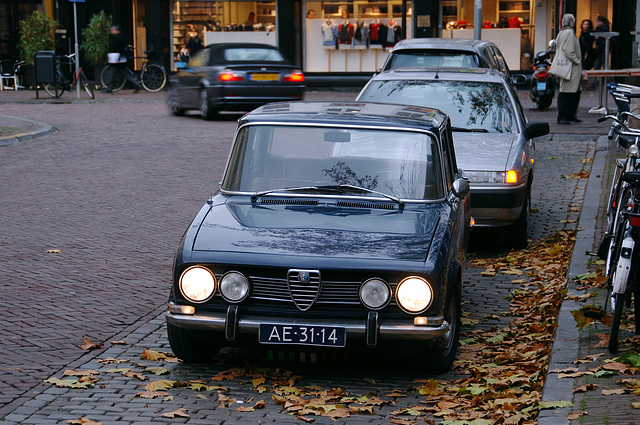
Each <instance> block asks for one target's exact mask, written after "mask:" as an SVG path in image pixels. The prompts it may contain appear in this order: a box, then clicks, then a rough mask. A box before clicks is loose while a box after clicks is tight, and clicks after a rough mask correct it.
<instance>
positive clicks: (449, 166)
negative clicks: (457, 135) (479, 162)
mask: <svg viewBox="0 0 640 425" xmlns="http://www.w3.org/2000/svg"><path fill="white" fill-rule="evenodd" d="M440 137H441V139H442V151H443V154H444V155H443V157H444V158H443V159H444V172H445V176H446V180H447V181H446V185H447V189H449V188H450V187H451V185H452V184H453V181H454V180H455V176H456V174H457V167H458V166H457V165H456V161H455V159H454V156H453V138H452V135H451V126H449V125H448V126H446V127H444V128H443V130H442V132H441V133H440Z"/></svg>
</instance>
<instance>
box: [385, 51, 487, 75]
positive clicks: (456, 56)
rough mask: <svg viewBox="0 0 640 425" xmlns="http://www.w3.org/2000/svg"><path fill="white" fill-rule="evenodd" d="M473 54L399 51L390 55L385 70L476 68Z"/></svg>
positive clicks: (475, 56) (476, 64)
mask: <svg viewBox="0 0 640 425" xmlns="http://www.w3.org/2000/svg"><path fill="white" fill-rule="evenodd" d="M479 66H480V59H479V58H478V56H477V55H476V54H475V53H471V52H460V51H457V50H455V51H441V50H400V51H397V52H393V53H392V54H391V59H390V60H389V62H388V63H387V66H386V67H385V70H388V69H397V68H437V67H443V68H477V67H479Z"/></svg>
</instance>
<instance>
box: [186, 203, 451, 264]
mask: <svg viewBox="0 0 640 425" xmlns="http://www.w3.org/2000/svg"><path fill="white" fill-rule="evenodd" d="M259 202H260V201H258V203H257V204H251V202H248V201H247V202H232V201H228V202H225V203H222V204H217V205H215V204H214V205H213V206H212V207H211V209H210V211H209V213H208V214H207V215H206V217H205V218H204V219H203V220H202V223H201V226H200V229H199V231H198V234H197V236H196V239H195V241H194V244H193V249H194V251H223V252H235V253H252V254H276V255H293V256H322V257H347V258H351V259H354V258H363V259H386V260H408V261H424V260H425V258H426V255H427V253H428V250H429V247H430V245H431V242H432V239H433V234H434V231H435V229H436V227H437V224H438V221H439V220H440V217H441V215H442V214H444V212H445V209H444V207H443V206H442V205H407V207H406V208H405V209H404V210H399V209H398V208H397V205H396V206H395V209H394V210H392V211H389V210H381V209H374V208H342V207H336V206H334V205H318V206H300V205H267V206H265V205H261V204H260V203H259ZM387 205H392V204H387Z"/></svg>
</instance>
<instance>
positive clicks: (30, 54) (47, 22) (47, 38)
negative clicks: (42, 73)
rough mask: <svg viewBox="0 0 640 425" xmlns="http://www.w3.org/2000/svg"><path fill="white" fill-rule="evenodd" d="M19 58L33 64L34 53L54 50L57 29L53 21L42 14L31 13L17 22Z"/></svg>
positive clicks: (56, 22) (56, 23) (55, 22)
mask: <svg viewBox="0 0 640 425" xmlns="http://www.w3.org/2000/svg"><path fill="white" fill-rule="evenodd" d="M19 26H20V41H19V42H18V49H20V58H21V59H22V60H23V61H25V62H26V63H29V64H33V63H34V59H35V56H36V52H38V51H40V50H54V46H55V44H54V33H55V30H56V28H58V21H55V20H53V19H51V18H49V17H47V15H45V14H44V13H40V12H38V11H35V12H33V14H32V15H31V16H29V17H28V18H26V19H23V20H21V21H20V22H19Z"/></svg>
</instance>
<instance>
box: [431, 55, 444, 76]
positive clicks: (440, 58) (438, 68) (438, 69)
mask: <svg viewBox="0 0 640 425" xmlns="http://www.w3.org/2000/svg"><path fill="white" fill-rule="evenodd" d="M441 60H442V56H440V57H439V58H438V65H437V66H436V76H435V77H433V78H435V79H436V80H437V79H439V78H440V77H439V76H438V73H439V72H440V61H441Z"/></svg>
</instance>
